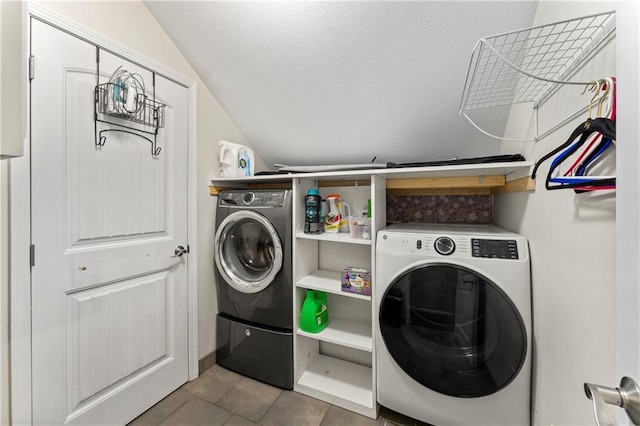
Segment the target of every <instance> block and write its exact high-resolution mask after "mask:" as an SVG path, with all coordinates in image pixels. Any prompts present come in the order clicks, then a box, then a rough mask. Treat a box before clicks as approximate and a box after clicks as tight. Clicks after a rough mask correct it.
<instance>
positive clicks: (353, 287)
mask: <svg viewBox="0 0 640 426" xmlns="http://www.w3.org/2000/svg"><path fill="white" fill-rule="evenodd" d="M342 291H346V292H348V293H355V294H362V295H365V296H371V272H370V271H368V270H366V269H362V268H354V267H352V266H347V267H346V268H345V269H344V271H342Z"/></svg>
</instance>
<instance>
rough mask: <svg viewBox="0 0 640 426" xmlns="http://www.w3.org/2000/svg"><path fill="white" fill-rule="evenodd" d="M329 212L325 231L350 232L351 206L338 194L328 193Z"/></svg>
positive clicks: (325, 221)
mask: <svg viewBox="0 0 640 426" xmlns="http://www.w3.org/2000/svg"><path fill="white" fill-rule="evenodd" d="M327 204H328V208H329V213H327V215H326V216H325V220H324V232H333V233H338V232H349V216H350V215H351V206H350V205H349V204H348V203H346V202H345V201H342V200H341V199H340V195H338V194H329V195H327Z"/></svg>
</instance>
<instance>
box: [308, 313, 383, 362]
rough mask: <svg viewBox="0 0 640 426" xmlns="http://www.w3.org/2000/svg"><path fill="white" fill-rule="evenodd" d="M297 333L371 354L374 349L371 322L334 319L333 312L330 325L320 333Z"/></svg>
mask: <svg viewBox="0 0 640 426" xmlns="http://www.w3.org/2000/svg"><path fill="white" fill-rule="evenodd" d="M297 333H298V334H299V335H301V336H306V337H310V338H312V339H317V340H322V341H323V342H329V343H335V344H337V345H341V346H346V347H349V348H353V349H359V350H361V351H365V352H371V351H372V349H373V339H372V338H371V323H370V322H365V321H354V320H348V319H345V318H340V317H334V316H331V311H329V325H328V326H327V328H325V329H324V330H322V331H321V332H320V333H308V332H306V331H303V330H300V329H298V331H297Z"/></svg>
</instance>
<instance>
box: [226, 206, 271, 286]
mask: <svg viewBox="0 0 640 426" xmlns="http://www.w3.org/2000/svg"><path fill="white" fill-rule="evenodd" d="M215 245H216V247H215V260H216V266H217V268H218V271H219V272H220V274H221V275H222V277H223V278H224V280H225V281H226V282H227V284H229V285H230V286H231V287H233V288H235V289H236V290H238V291H241V292H243V293H257V292H259V291H261V290H264V289H265V288H266V287H268V286H269V284H271V282H272V281H273V279H274V278H275V276H276V274H277V273H278V272H279V271H280V268H281V267H282V261H283V254H282V244H281V243H280V238H279V237H278V234H277V232H276V230H275V228H274V227H273V225H272V224H271V222H269V220H268V219H267V218H265V217H264V216H263V215H261V214H260V213H257V212H254V211H251V210H241V211H238V212H235V213H232V214H230V215H229V216H227V218H225V220H223V221H222V223H221V224H220V226H219V227H218V230H217V231H216V238H215Z"/></svg>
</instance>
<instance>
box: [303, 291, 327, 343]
mask: <svg viewBox="0 0 640 426" xmlns="http://www.w3.org/2000/svg"><path fill="white" fill-rule="evenodd" d="M327 325H329V308H328V306H327V293H325V292H324V291H316V290H307V296H306V297H305V299H304V302H303V303H302V310H301V311H300V330H302V331H306V332H308V333H319V332H321V331H322V330H324V329H325V328H326V327H327Z"/></svg>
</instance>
